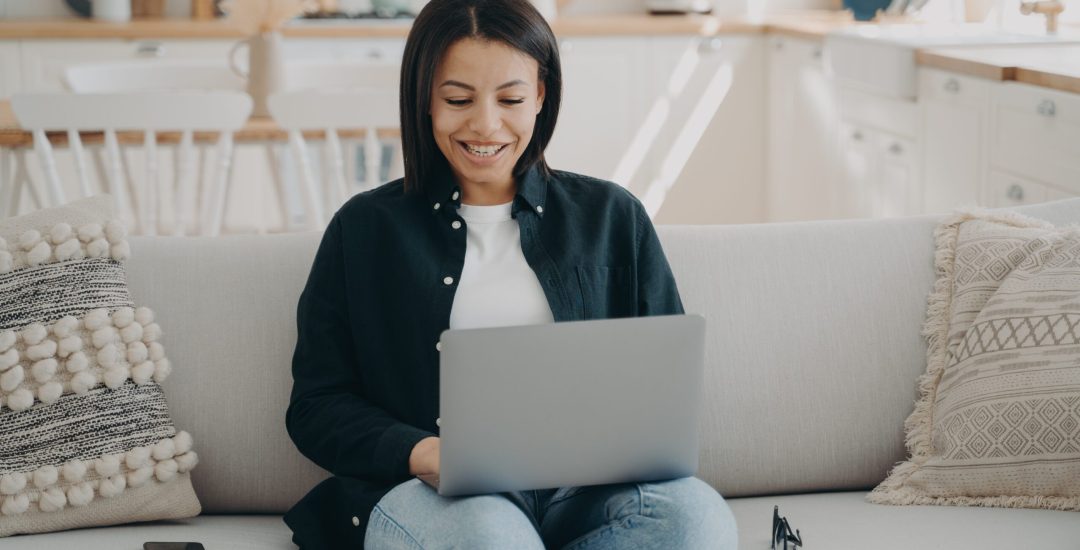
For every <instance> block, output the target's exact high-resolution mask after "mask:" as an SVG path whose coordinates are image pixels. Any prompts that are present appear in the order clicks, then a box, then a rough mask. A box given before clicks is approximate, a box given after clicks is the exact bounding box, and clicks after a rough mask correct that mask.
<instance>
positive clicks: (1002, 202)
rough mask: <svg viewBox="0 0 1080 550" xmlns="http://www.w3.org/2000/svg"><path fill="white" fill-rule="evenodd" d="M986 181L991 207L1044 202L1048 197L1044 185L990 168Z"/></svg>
mask: <svg viewBox="0 0 1080 550" xmlns="http://www.w3.org/2000/svg"><path fill="white" fill-rule="evenodd" d="M986 183H987V192H988V194H989V197H988V199H989V200H988V202H989V204H990V206H991V207H993V208H1001V207H1007V206H1019V205H1021V204H1034V203H1038V202H1046V201H1047V200H1048V197H1049V192H1048V188H1047V187H1046V186H1045V185H1043V184H1041V183H1039V182H1036V181H1032V180H1029V179H1026V178H1021V177H1019V176H1014V175H1012V174H1008V173H1005V172H1001V171H998V170H990V172H989V173H988V174H987V178H986ZM1055 198H1056V194H1055Z"/></svg>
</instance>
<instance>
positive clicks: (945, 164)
mask: <svg viewBox="0 0 1080 550" xmlns="http://www.w3.org/2000/svg"><path fill="white" fill-rule="evenodd" d="M919 104H920V105H919V115H920V117H921V118H922V130H923V131H922V151H923V153H922V156H923V180H922V189H923V200H922V208H921V210H922V211H923V212H926V213H943V212H949V211H951V210H953V209H954V208H956V207H957V206H961V205H973V204H978V203H979V182H980V181H981V180H982V166H983V150H984V147H983V143H984V137H985V132H986V127H987V125H986V122H985V121H986V117H987V110H988V109H989V102H988V83H987V82H984V81H979V80H977V79H974V78H967V77H962V76H959V75H954V74H950V73H946V72H942V71H934V70H930V69H923V70H921V71H920V73H919Z"/></svg>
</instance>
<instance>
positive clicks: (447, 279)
mask: <svg viewBox="0 0 1080 550" xmlns="http://www.w3.org/2000/svg"><path fill="white" fill-rule="evenodd" d="M442 282H443V284H444V285H446V286H450V285H452V284H454V278H453V277H444V278H443V280H442Z"/></svg>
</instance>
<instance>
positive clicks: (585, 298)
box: [577, 265, 634, 319]
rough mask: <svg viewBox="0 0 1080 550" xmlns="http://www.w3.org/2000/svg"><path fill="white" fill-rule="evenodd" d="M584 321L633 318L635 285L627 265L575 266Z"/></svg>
mask: <svg viewBox="0 0 1080 550" xmlns="http://www.w3.org/2000/svg"><path fill="white" fill-rule="evenodd" d="M577 276H578V285H579V286H580V287H581V301H582V304H583V305H584V307H585V318H586V319H608V318H612V317H631V316H633V315H634V286H633V281H632V280H631V272H630V266H615V267H611V266H599V265H579V266H577Z"/></svg>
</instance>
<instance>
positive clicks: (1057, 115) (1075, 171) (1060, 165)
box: [989, 82, 1080, 195]
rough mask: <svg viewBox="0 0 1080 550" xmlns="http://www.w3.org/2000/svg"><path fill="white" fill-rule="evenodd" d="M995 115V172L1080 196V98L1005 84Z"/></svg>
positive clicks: (994, 101) (992, 136) (996, 96)
mask: <svg viewBox="0 0 1080 550" xmlns="http://www.w3.org/2000/svg"><path fill="white" fill-rule="evenodd" d="M991 113H992V118H991V121H992V126H991V129H990V147H989V150H990V166H991V167H992V168H994V169H996V170H1000V171H1003V172H1007V173H1011V174H1016V175H1018V176H1021V177H1024V178H1026V179H1028V180H1032V181H1036V182H1039V183H1041V184H1043V185H1046V186H1050V187H1054V188H1058V189H1060V190H1063V191H1066V192H1070V193H1073V194H1076V195H1080V94H1071V93H1066V92H1060V91H1057V90H1051V89H1047V88H1043V87H1038V86H1031V85H1027V84H1021V83H1016V82H1005V83H1002V84H1000V85H998V86H997V87H996V89H995V90H994V94H993V97H992V110H991Z"/></svg>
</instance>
